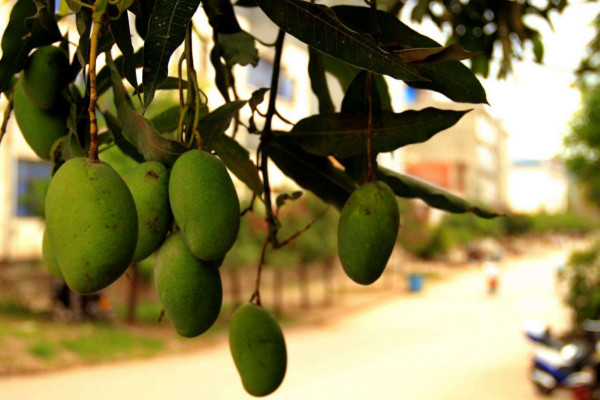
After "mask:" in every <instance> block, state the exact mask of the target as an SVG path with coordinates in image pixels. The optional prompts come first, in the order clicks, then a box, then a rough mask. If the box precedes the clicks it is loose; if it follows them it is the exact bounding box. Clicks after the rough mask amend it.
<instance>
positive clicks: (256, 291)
mask: <svg viewBox="0 0 600 400" xmlns="http://www.w3.org/2000/svg"><path fill="white" fill-rule="evenodd" d="M269 242H270V240H269V237H268V236H267V237H266V238H265V242H264V243H263V245H262V249H261V250H260V259H259V260H258V267H257V269H256V284H255V285H254V292H253V293H252V296H251V297H250V302H251V303H252V302H253V301H254V300H256V305H259V306H260V305H261V303H260V278H261V275H262V268H263V265H264V264H265V254H266V253H267V245H268V244H269Z"/></svg>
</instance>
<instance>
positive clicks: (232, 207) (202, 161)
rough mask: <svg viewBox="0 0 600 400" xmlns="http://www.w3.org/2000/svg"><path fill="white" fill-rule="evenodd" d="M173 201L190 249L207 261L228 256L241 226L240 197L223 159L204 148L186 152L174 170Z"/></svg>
mask: <svg viewBox="0 0 600 400" xmlns="http://www.w3.org/2000/svg"><path fill="white" fill-rule="evenodd" d="M169 201H170V203H171V210H172V211H173V216H174V217H175V222H177V225H178V226H179V229H181V231H182V232H183V237H184V238H185V242H186V243H187V245H188V247H189V248H190V251H191V252H192V253H193V254H194V255H195V256H196V257H198V258H200V259H202V260H206V261H213V260H217V259H219V258H222V257H224V256H225V254H226V253H227V251H229V249H230V248H231V246H233V244H234V243H235V240H236V238H237V235H238V232H239V230H240V201H239V199H238V197H237V193H236V191H235V187H234V186H233V182H232V181H231V178H230V176H229V173H228V172H227V169H226V168H225V165H224V164H223V162H222V161H221V160H219V159H218V158H217V157H215V156H213V155H212V154H210V153H208V152H206V151H202V150H190V151H188V152H186V153H184V154H182V155H181V156H180V157H179V158H178V159H177V161H175V164H174V165H173V169H172V171H171V178H170V179H169Z"/></svg>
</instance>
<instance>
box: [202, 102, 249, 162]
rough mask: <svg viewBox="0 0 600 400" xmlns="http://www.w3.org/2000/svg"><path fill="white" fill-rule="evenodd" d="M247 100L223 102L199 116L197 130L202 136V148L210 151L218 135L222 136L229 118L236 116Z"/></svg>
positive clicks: (229, 120) (227, 125)
mask: <svg viewBox="0 0 600 400" xmlns="http://www.w3.org/2000/svg"><path fill="white" fill-rule="evenodd" d="M246 103H247V101H244V100H236V101H232V102H231V103H225V104H223V105H222V106H221V107H219V108H217V109H216V110H214V111H213V112H211V113H209V114H207V115H206V116H204V117H202V118H200V121H199V123H198V131H199V132H200V137H201V138H202V149H203V150H206V151H210V150H212V149H213V148H214V146H215V143H216V142H217V141H218V140H219V137H220V136H223V135H224V133H225V131H226V130H227V128H229V125H230V124H231V120H232V119H233V117H235V116H236V114H237V113H238V111H240V109H241V108H242V107H244V105H245V104H246Z"/></svg>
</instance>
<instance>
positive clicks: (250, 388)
mask: <svg viewBox="0 0 600 400" xmlns="http://www.w3.org/2000/svg"><path fill="white" fill-rule="evenodd" d="M229 349H230V350H231V356H232V357H233V362H234V363H235V366H236V368H237V370H238V373H239V374H240V377H241V378H242V384H243V385H244V389H246V391H247V392H248V393H249V394H251V395H253V396H266V395H268V394H270V393H273V392H274V391H275V390H276V389H277V388H278V387H279V385H281V382H282V381H283V378H284V376H285V371H286V368H287V350H286V346H285V339H284V337H283V332H282V331H281V328H280V327H279V324H278V323H277V320H276V319H275V317H274V316H273V314H272V313H271V312H270V311H269V310H267V309H265V308H263V307H261V306H258V305H255V304H252V303H247V304H244V305H243V306H241V307H240V308H238V309H237V310H236V312H235V313H234V314H233V317H232V318H231V322H230V324H229Z"/></svg>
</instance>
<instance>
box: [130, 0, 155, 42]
mask: <svg viewBox="0 0 600 400" xmlns="http://www.w3.org/2000/svg"><path fill="white" fill-rule="evenodd" d="M155 3H156V0H135V1H134V2H133V4H132V6H131V10H132V12H133V13H134V14H135V30H136V31H137V33H138V35H140V37H141V38H142V39H144V40H146V35H147V34H148V25H149V22H150V15H152V10H153V9H154V4H155Z"/></svg>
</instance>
